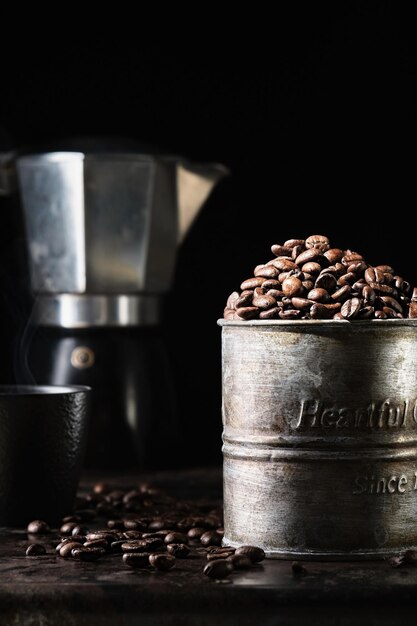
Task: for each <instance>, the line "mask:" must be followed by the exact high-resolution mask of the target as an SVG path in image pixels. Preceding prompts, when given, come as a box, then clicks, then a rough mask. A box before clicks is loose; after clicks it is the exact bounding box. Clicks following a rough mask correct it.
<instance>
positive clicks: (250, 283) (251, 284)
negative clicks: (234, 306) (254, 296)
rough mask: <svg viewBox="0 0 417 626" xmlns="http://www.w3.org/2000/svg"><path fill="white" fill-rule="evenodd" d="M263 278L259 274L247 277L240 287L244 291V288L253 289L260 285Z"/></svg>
mask: <svg viewBox="0 0 417 626" xmlns="http://www.w3.org/2000/svg"><path fill="white" fill-rule="evenodd" d="M264 280H265V278H262V277H261V276H257V277H255V278H248V279H247V280H244V281H243V283H242V284H241V285H240V288H241V289H242V291H244V290H245V289H255V287H261V286H262V283H263V282H264Z"/></svg>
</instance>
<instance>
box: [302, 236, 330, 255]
mask: <svg viewBox="0 0 417 626" xmlns="http://www.w3.org/2000/svg"><path fill="white" fill-rule="evenodd" d="M305 246H306V248H318V249H319V250H321V251H322V252H327V250H329V248H330V243H329V240H328V238H327V237H325V236H324V235H310V237H307V239H306V241H305Z"/></svg>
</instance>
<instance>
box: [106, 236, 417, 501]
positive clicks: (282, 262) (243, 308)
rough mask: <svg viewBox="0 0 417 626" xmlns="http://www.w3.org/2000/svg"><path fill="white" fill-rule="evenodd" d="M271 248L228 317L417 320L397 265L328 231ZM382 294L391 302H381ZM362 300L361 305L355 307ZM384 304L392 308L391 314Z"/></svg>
mask: <svg viewBox="0 0 417 626" xmlns="http://www.w3.org/2000/svg"><path fill="white" fill-rule="evenodd" d="M271 249H272V250H273V252H274V254H275V258H273V259H271V260H269V261H267V262H266V263H264V264H259V265H257V266H256V267H255V270H254V274H255V276H254V277H252V278H248V279H247V280H246V281H243V283H242V284H241V290H242V291H241V293H240V295H239V293H238V292H233V293H232V294H231V295H230V296H229V299H228V301H227V305H226V307H225V310H224V313H223V316H224V318H225V319H227V320H230V321H235V320H236V321H240V320H243V321H245V320H251V319H259V320H265V321H268V320H269V321H271V323H273V321H274V320H277V319H282V320H297V319H303V320H304V319H307V320H308V319H317V320H320V319H331V318H333V319H335V320H340V319H349V320H353V319H358V320H361V319H386V317H387V316H388V317H389V318H390V319H402V318H403V317H406V316H408V317H410V318H414V319H416V315H417V311H416V308H417V307H416V306H414V305H413V306H411V307H410V301H409V299H408V296H409V294H410V292H411V286H410V283H408V282H407V281H405V280H404V279H403V278H402V277H401V276H398V275H396V274H395V271H394V268H393V267H391V265H377V266H370V265H368V264H367V263H366V261H365V259H364V257H363V256H362V255H361V254H359V253H358V252H355V251H353V250H350V249H347V250H342V249H340V248H332V247H331V246H330V242H329V239H328V238H327V237H326V236H325V235H310V236H309V237H307V239H306V240H305V241H304V240H296V239H291V240H287V242H284V244H283V245H280V244H274V245H273V246H272V248H271ZM318 290H323V291H322V292H320V291H318ZM416 294H417V290H416ZM378 297H379V298H382V297H387V298H391V301H389V300H388V301H385V302H384V301H382V300H381V301H380V302H379V303H377V298H378ZM416 299H417V295H416ZM356 300H360V307H359V308H358V307H357V306H356V305H355V306H354V307H353V308H352V302H353V303H355V302H356ZM308 301H310V302H308ZM348 301H352V302H350V304H349V305H346V306H344V308H343V309H342V311H339V310H338V308H339V307H333V308H330V309H329V308H328V309H324V308H323V307H322V305H327V304H333V303H339V304H341V305H344V304H345V303H346V302H348ZM394 302H395V304H394ZM314 303H315V304H317V305H320V306H314ZM384 307H385V308H387V309H389V310H388V311H387V312H386V313H385V312H384V311H383V309H384ZM378 311H379V313H377V312H378ZM392 311H394V313H393V312H392ZM342 312H343V313H342ZM346 315H347V317H346ZM384 316H385V317H384ZM112 503H114V502H113V500H112ZM99 506H100V504H98V505H97V507H99Z"/></svg>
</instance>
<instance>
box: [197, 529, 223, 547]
mask: <svg viewBox="0 0 417 626" xmlns="http://www.w3.org/2000/svg"><path fill="white" fill-rule="evenodd" d="M200 542H201V544H202V545H203V546H221V544H222V538H221V536H220V535H219V534H218V533H216V531H212V530H208V531H206V532H205V533H203V534H202V535H201V537H200Z"/></svg>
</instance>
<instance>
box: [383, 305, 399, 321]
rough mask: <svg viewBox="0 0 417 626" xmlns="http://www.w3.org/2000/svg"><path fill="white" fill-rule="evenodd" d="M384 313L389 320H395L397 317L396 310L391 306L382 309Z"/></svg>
mask: <svg viewBox="0 0 417 626" xmlns="http://www.w3.org/2000/svg"><path fill="white" fill-rule="evenodd" d="M382 311H383V312H384V313H385V315H386V316H387V318H388V319H395V318H396V317H397V312H396V311H394V309H391V307H389V306H384V307H382Z"/></svg>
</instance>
